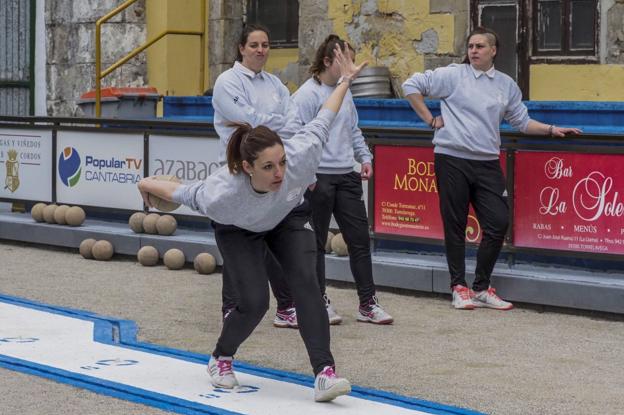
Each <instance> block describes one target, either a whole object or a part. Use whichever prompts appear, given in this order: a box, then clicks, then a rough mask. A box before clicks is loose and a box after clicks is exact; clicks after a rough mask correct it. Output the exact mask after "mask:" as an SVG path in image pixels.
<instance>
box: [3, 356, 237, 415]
mask: <svg viewBox="0 0 624 415" xmlns="http://www.w3.org/2000/svg"><path fill="white" fill-rule="evenodd" d="M0 367H3V368H5V369H9V370H14V371H17V372H22V373H26V374H29V375H35V376H40V377H44V378H47V379H51V380H54V381H57V382H60V383H63V384H66V385H70V386H75V387H78V388H83V389H88V390H90V391H93V392H96V393H99V394H101V395H107V396H112V397H113V398H118V399H123V400H126V401H131V402H135V403H139V404H142V405H147V406H152V407H155V408H159V409H163V410H165V411H171V412H175V413H178V414H183V415H244V414H240V413H238V412H230V411H226V410H224V409H220V408H215V407H211V406H207V405H201V404H197V403H194V402H190V401H186V400H184V399H178V398H174V397H172V396H168V395H162V394H159V393H155V392H151V391H148V390H144V389H140V388H135V387H133V386H128V385H124V384H120V383H116V382H110V381H107V380H103V379H99V378H95V377H91V376H85V375H81V374H76V373H74V372H69V371H65V370H62V369H57V368H54V367H50V366H45V365H40V364H37V363H32V362H29V361H26V360H22V359H16V358H13V357H8V356H4V355H2V354H0Z"/></svg>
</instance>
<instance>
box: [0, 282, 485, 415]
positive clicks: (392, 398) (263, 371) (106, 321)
mask: <svg viewBox="0 0 624 415" xmlns="http://www.w3.org/2000/svg"><path fill="white" fill-rule="evenodd" d="M0 301H2V302H6V303H11V304H15V305H19V306H23V307H28V308H33V309H36V310H40V311H45V312H50V313H54V314H59V315H65V316H69V317H74V318H78V319H81V320H88V321H93V322H94V327H95V329H94V340H95V341H97V342H100V343H104V344H114V345H116V346H120V347H125V348H129V349H134V350H139V351H144V352H149V353H153V354H158V355H162V356H169V357H175V358H178V359H182V360H186V361H189V362H193V363H204V364H205V363H207V362H208V360H209V358H210V356H208V355H203V354H200V353H193V352H188V351H183V350H179V349H173V348H169V347H166V346H160V345H154V344H150V343H143V342H139V341H137V340H136V333H137V326H136V324H135V323H134V322H133V321H130V320H122V319H115V318H112V317H106V316H100V315H98V314H95V313H93V312H90V311H84V310H78V309H72V308H68V307H61V306H54V305H48V304H44V303H41V302H37V301H31V300H28V299H24V298H19V297H13V296H9V295H5V294H0ZM113 327H116V328H117V331H118V333H119V339H113ZM114 340H116V341H114ZM0 357H2V360H0V366H4V364H5V363H6V365H7V366H9V365H10V362H9V361H11V360H16V359H13V358H9V357H7V356H2V355H0ZM29 366H33V371H34V372H37V373H39V372H38V370H39V368H37V366H41V365H37V364H35V363H29V362H20V363H19V364H16V365H11V366H10V367H7V368H9V369H13V370H17V371H24V372H25V370H21V368H28V367H29ZM41 368H44V369H43V370H41V374H40V376H44V377H48V376H46V375H45V374H46V373H48V374H50V373H59V374H58V375H57V374H55V375H54V376H55V378H54V380H57V381H59V382H62V383H69V384H72V385H73V384H74V383H72V382H77V383H76V384H75V385H76V386H81V387H85V388H87V389H90V390H94V389H92V388H90V387H89V385H93V381H92V380H90V379H95V378H91V377H89V376H85V375H81V374H76V373H72V372H66V371H63V370H60V369H55V368H47V367H45V366H41ZM235 368H236V370H237V371H240V372H244V373H248V374H251V375H256V376H263V377H266V378H270V379H275V380H281V381H286V382H290V383H295V384H298V385H304V386H313V385H314V378H313V377H311V376H306V375H301V374H297V373H291V372H285V371H281V370H277V369H271V368H265V367H259V366H255V365H252V364H249V363H245V362H241V361H239V360H237V361H236V362H235ZM37 373H33V374H37ZM60 373H68V374H71V376H69V378H68V382H64V381H63V379H64V377H63V375H61V374H60ZM82 378H87V380H86V381H85V382H84V383H85V385H78V383H79V382H82ZM97 382H99V383H102V384H109V385H110V386H111V387H112V388H113V389H112V391H113V392H114V393H115V394H124V393H125V392H123V391H124V390H126V391H131V390H137V391H141V393H140V394H139V395H134V394H133V393H128V397H127V398H125V397H122V398H121V399H126V400H130V401H133V402H139V403H144V402H142V401H137V400H134V399H132V397H135V396H139V398H140V399H149V398H152V399H153V400H154V401H155V402H156V403H158V402H161V400H163V399H164V400H166V401H181V402H186V406H189V405H192V406H200V405H196V404H194V403H193V402H188V401H184V400H181V399H177V398H173V397H170V396H166V395H160V394H156V393H153V392H150V391H143V390H141V389H137V388H134V387H131V386H128V385H123V384H117V383H115V382H109V381H103V380H99V379H98V380H97ZM97 388H98V389H101V390H97V391H96V390H94V391H96V392H98V393H103V394H108V393H106V389H105V388H104V387H100V386H98V387H97ZM351 395H352V396H356V397H358V398H361V399H366V400H370V401H377V402H382V403H387V404H390V405H394V406H399V407H403V408H408V409H414V410H419V411H422V412H427V413H430V414H434V415H484V414H483V413H482V412H477V411H473V410H470V409H464V408H459V407H454V406H449V405H443V404H439V403H436V402H431V401H426V400H422V399H415V398H410V397H406V396H402V395H397V394H394V393H391V392H385V391H379V390H375V389H371V388H364V387H360V386H353V387H352V393H351ZM110 396H115V397H119V396H116V395H112V394H111V395H110ZM145 404H146V405H150V406H157V405H155V404H154V405H152V404H151V403H145ZM157 407H159V408H160V407H161V406H157ZM201 407H202V408H204V412H197V413H200V414H205V413H211V414H212V413H214V414H220V415H221V414H233V412H228V411H224V410H222V409H218V408H211V409H212V410H213V412H205V408H207V407H205V406H201ZM172 408H173V406H172ZM172 408H169V409H167V410H170V411H174V409H172ZM183 409H184V408H183ZM214 411H217V412H214ZM218 411H221V412H218ZM175 412H177V413H183V414H187V413H189V414H193V415H194V414H195V413H194V412H193V413H191V412H178V411H177V410H175Z"/></svg>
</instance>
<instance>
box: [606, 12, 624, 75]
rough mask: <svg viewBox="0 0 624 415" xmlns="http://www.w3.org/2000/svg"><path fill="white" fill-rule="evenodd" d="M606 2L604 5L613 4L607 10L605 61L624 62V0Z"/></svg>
mask: <svg viewBox="0 0 624 415" xmlns="http://www.w3.org/2000/svg"><path fill="white" fill-rule="evenodd" d="M605 3H610V4H605ZM605 3H603V6H607V7H608V6H609V5H610V6H611V7H609V8H608V10H607V39H606V41H607V47H606V56H605V63H614V64H624V0H611V1H608V2H605Z"/></svg>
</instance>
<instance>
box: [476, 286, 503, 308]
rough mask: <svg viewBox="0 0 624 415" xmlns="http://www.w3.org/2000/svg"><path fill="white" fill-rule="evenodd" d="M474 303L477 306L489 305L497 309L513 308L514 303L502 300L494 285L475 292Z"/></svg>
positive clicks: (488, 306)
mask: <svg viewBox="0 0 624 415" xmlns="http://www.w3.org/2000/svg"><path fill="white" fill-rule="evenodd" d="M472 303H473V304H474V306H475V307H487V308H493V309H495V310H511V309H512V308H513V304H512V303H510V302H508V301H505V300H502V299H501V298H500V297H499V296H498V295H496V290H495V289H494V288H492V287H490V288H488V289H487V290H483V291H476V292H474V295H473V297H472Z"/></svg>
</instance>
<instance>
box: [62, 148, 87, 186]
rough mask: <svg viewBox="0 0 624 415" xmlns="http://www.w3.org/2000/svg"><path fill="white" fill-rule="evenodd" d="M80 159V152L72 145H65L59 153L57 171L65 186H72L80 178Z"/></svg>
mask: <svg viewBox="0 0 624 415" xmlns="http://www.w3.org/2000/svg"><path fill="white" fill-rule="evenodd" d="M80 161H81V160H80V154H78V152H77V151H76V149H75V148H73V147H65V148H64V149H63V151H62V152H61V154H60V155H59V160H58V172H59V176H60V177H61V181H62V182H63V184H64V185H65V186H67V187H74V186H76V184H77V183H78V181H79V180H80V173H81V172H82V167H81V166H80V164H81V163H80Z"/></svg>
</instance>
